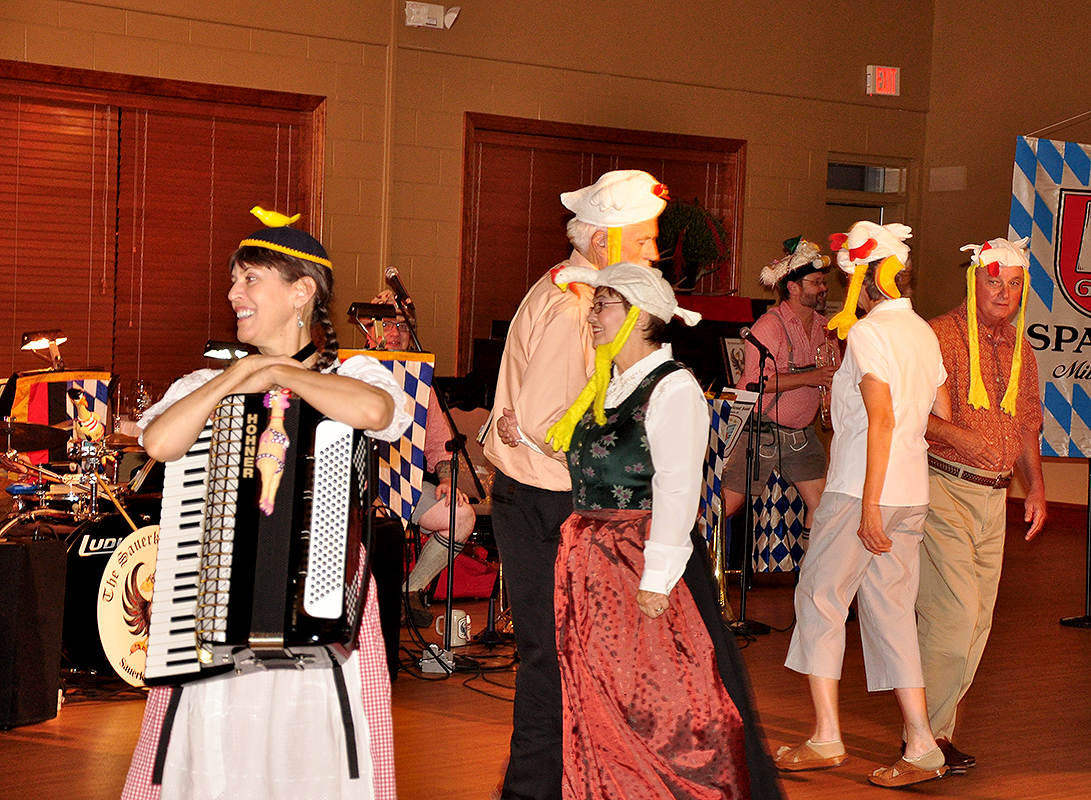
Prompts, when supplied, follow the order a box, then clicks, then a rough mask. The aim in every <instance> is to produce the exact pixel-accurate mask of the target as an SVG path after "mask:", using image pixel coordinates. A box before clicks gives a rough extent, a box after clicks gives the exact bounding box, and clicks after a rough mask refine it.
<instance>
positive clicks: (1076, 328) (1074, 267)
mask: <svg viewBox="0 0 1091 800" xmlns="http://www.w3.org/2000/svg"><path fill="white" fill-rule="evenodd" d="M1008 236H1009V238H1010V239H1013V240H1015V239H1020V238H1022V237H1024V236H1029V237H1030V291H1029V292H1028V294H1027V331H1026V334H1027V340H1028V341H1029V342H1030V344H1031V346H1032V347H1033V348H1034V351H1035V358H1036V359H1037V361H1038V381H1039V384H1040V389H1041V397H1042V402H1043V409H1044V424H1043V433H1042V455H1044V456H1061V457H1068V458H1091V145H1086V144H1077V143H1075V142H1058V141H1052V140H1050V139H1034V138H1031V137H1027V136H1020V137H1019V138H1018V140H1017V141H1016V148H1015V168H1014V170H1013V174H1012V189H1011V218H1010V220H1009V230H1008Z"/></svg>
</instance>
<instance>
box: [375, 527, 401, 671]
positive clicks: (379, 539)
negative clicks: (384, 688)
mask: <svg viewBox="0 0 1091 800" xmlns="http://www.w3.org/2000/svg"><path fill="white" fill-rule="evenodd" d="M371 574H372V575H374V576H375V588H376V589H377V590H378V600H379V624H380V626H381V628H382V631H383V644H384V647H385V649H386V666H387V669H389V670H390V680H394V679H396V678H397V677H398V648H399V647H400V646H401V612H402V581H403V580H405V528H403V527H402V523H401V520H399V519H388V518H385V517H379V518H377V519H376V520H375V542H374V544H373V545H372V548H371Z"/></svg>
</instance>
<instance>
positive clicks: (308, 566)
mask: <svg viewBox="0 0 1091 800" xmlns="http://www.w3.org/2000/svg"><path fill="white" fill-rule="evenodd" d="M267 402H268V401H267V395H262V394H252V395H231V396H228V397H225V398H224V399H223V401H221V402H220V404H219V405H218V406H217V407H216V410H215V412H214V413H213V415H212V418H211V419H210V422H209V424H208V425H207V426H206V427H205V430H204V431H203V432H202V434H201V436H200V437H199V438H198V440H197V442H196V443H195V444H194V445H193V447H191V448H190V450H189V452H187V453H186V455H185V456H183V457H182V458H181V459H179V460H178V461H174V462H170V463H168V464H166V465H165V474H164V483H163V509H162V514H161V517H160V529H159V548H158V552H157V557H156V570H155V588H154V591H153V594H152V601H151V621H150V626H149V628H150V629H149V635H148V654H147V661H146V666H145V681H146V682H147V683H157V682H169V683H179V682H183V681H186V680H192V679H194V678H201V677H206V676H208V675H211V674H215V673H216V672H218V671H225V670H236V671H244V672H245V671H249V670H255V669H269V668H308V667H327V666H331V665H333V664H338V663H341V662H343V661H344V660H345V659H346V658H347V657H348V655H349V654H350V653H351V651H352V648H353V646H354V643H355V633H356V627H357V624H358V622H359V618H360V614H361V610H362V604H363V595H364V593H365V592H366V589H367V576H366V574H365V571H366V570H365V569H362V568H361V565H360V558H359V555H360V544H361V539H362V536H363V535H364V528H365V525H366V524H367V520H366V519H365V517H370V515H366V514H365V513H364V511H365V509H366V508H369V507H370V504H371V498H370V496H369V495H370V493H369V491H368V489H369V487H371V486H374V485H375V483H374V481H373V480H369V478H370V477H371V474H372V470H373V465H374V458H373V446H372V443H371V440H370V439H368V438H367V437H366V436H364V435H363V434H362V433H361V432H359V431H356V430H353V429H352V428H350V427H349V426H348V425H345V424H343V423H340V422H336V421H334V420H330V419H327V418H325V417H323V416H322V415H321V414H319V413H318V412H317V411H316V410H315V409H313V408H312V407H311V406H309V405H307V404H306V403H304V402H303V401H302V400H301V399H299V398H298V397H293V398H291V399H290V400H289V401H288V405H287V407H286V408H284V409H283V420H282V423H280V422H279V417H278V426H277V429H278V431H280V430H281V425H282V430H283V433H281V434H280V436H281V439H280V440H278V442H282V441H283V437H284V436H286V437H287V444H286V447H285V448H284V449H283V450H282V451H279V452H283V458H279V457H276V458H275V461H276V462H277V463H278V464H279V465H280V469H279V472H278V475H277V477H278V478H279V485H278V486H277V490H276V493H275V496H274V500H273V505H272V508H271V509H270V513H268V514H266V513H265V512H264V511H263V510H262V509H261V508H259V503H260V501H261V496H262V481H263V477H262V474H261V469H260V468H259V464H260V462H261V455H260V451H259V439H261V437H262V433H263V432H264V431H265V430H266V428H267V426H268V424H269V420H270V415H271V412H270V410H269V409H268V408H267V407H266V405H267ZM265 480H266V481H268V477H266V478H265ZM267 492H268V489H267Z"/></svg>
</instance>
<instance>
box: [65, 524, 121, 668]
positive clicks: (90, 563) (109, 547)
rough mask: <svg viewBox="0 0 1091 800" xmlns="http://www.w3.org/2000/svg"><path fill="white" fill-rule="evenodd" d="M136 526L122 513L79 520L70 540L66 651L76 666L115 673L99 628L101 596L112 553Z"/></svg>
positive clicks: (71, 664)
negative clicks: (103, 644)
mask: <svg viewBox="0 0 1091 800" xmlns="http://www.w3.org/2000/svg"><path fill="white" fill-rule="evenodd" d="M130 533H132V528H130V527H129V523H127V522H126V521H125V518H124V517H122V516H121V515H120V514H116V513H115V514H106V515H104V516H101V517H97V518H95V519H92V520H88V521H86V522H82V523H79V524H78V525H77V526H76V528H75V530H73V532H72V536H71V538H70V539H69V540H68V575H67V577H66V578H65V581H64V632H63V633H62V634H61V643H62V653H63V654H64V657H65V660H66V661H67V662H68V665H69V666H71V667H72V668H73V669H78V670H90V671H92V672H97V673H98V674H100V675H107V676H112V675H113V674H114V669H113V667H111V666H110V662H109V660H107V658H106V653H105V652H104V651H103V649H102V642H101V641H100V639H99V629H98V596H99V586H100V584H101V583H102V574H103V573H104V572H105V571H106V565H107V564H109V563H110V556H112V555H113V553H114V550H116V549H117V546H118V545H119V544H121V541H122V539H124V538H125V537H126V536H128V535H129V534H130Z"/></svg>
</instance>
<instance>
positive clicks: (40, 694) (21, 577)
mask: <svg viewBox="0 0 1091 800" xmlns="http://www.w3.org/2000/svg"><path fill="white" fill-rule="evenodd" d="M64 580H65V543H64V542H62V541H57V540H53V541H41V542H25V543H24V542H20V543H3V544H0V729H3V730H7V729H9V728H14V727H16V726H17V725H32V724H33V723H35V722H41V721H43V720H47V719H53V718H54V717H55V716H57V691H58V689H60V683H61V622H62V619H63V613H64Z"/></svg>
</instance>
